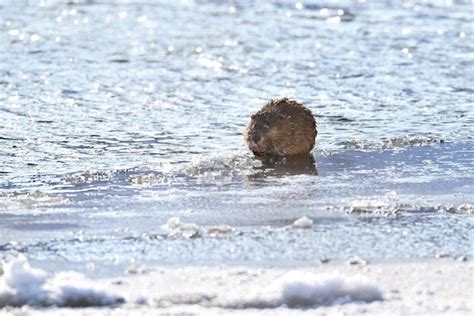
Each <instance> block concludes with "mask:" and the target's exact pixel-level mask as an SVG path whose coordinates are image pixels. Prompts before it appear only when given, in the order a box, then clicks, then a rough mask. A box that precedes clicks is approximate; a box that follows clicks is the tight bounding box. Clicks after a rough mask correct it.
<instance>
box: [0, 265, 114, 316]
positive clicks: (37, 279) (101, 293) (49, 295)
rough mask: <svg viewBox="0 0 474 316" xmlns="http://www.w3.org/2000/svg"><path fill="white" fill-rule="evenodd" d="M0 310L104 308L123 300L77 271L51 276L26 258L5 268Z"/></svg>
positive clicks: (0, 294)
mask: <svg viewBox="0 0 474 316" xmlns="http://www.w3.org/2000/svg"><path fill="white" fill-rule="evenodd" d="M2 269H3V275H2V276H1V277H0V308H3V307H5V306H23V305H34V306H38V305H39V306H50V305H57V306H71V307H77V306H104V305H112V304H117V303H121V302H123V299H122V298H121V297H119V296H118V295H116V294H114V293H112V292H111V291H110V290H109V289H107V288H106V287H104V286H102V285H98V284H97V283H96V282H94V281H93V280H91V279H87V278H86V277H85V276H84V275H82V274H80V273H76V272H62V273H58V274H56V275H52V276H49V275H48V274H47V273H46V272H45V271H43V270H41V269H36V268H33V267H31V266H30V264H29V263H28V261H27V259H26V258H25V257H24V256H19V257H17V258H14V259H12V260H10V261H8V262H6V263H4V264H3V266H2Z"/></svg>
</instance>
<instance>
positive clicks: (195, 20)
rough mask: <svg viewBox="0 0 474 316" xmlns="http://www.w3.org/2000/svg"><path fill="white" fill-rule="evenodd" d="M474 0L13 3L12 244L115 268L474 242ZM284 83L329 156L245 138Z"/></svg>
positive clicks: (6, 23) (386, 252) (2, 180)
mask: <svg viewBox="0 0 474 316" xmlns="http://www.w3.org/2000/svg"><path fill="white" fill-rule="evenodd" d="M472 9H473V8H472V4H469V3H467V2H466V3H464V2H463V1H452V3H451V2H449V1H429V2H428V3H426V2H421V1H420V2H418V1H404V2H395V1H370V0H369V1H328V2H309V1H308V2H302V3H295V2H286V1H272V2H264V3H260V2H259V3H253V2H251V1H175V2H168V1H144V2H139V1H92V0H91V1H79V3H77V4H68V3H67V2H61V1H6V2H2V3H0V257H7V256H9V255H11V254H15V253H17V252H23V253H25V254H27V256H28V257H29V258H30V259H31V260H32V261H37V263H38V264H40V265H42V266H44V267H46V268H49V269H56V268H62V267H72V268H75V269H83V268H84V267H85V264H86V263H88V262H93V263H94V264H95V265H96V266H97V267H98V268H97V269H98V270H97V271H98V272H99V274H101V273H108V272H107V271H110V270H114V269H115V270H116V271H123V269H124V267H125V266H127V265H128V264H129V263H130V262H139V263H142V264H148V263H150V264H151V263H156V264H206V263H211V264H219V263H228V264H244V265H245V264H248V265H290V266H291V265H313V264H317V261H318V260H319V257H321V256H326V257H329V258H331V259H334V260H345V259H347V258H348V257H350V256H352V255H360V256H362V257H364V258H366V259H369V260H376V261H377V260H378V261H385V260H389V261H390V260H392V261H393V260H413V259H415V260H416V259H422V258H428V257H434V256H435V255H436V254H439V253H440V252H449V253H450V254H451V255H453V256H459V255H467V256H468V257H469V256H472V254H473V249H472V241H473V236H472V228H473V220H472V215H470V214H471V213H472V212H473V209H472V205H473V203H474V180H473V179H474V171H473V170H474V140H473V139H472V135H473V132H474V128H473V126H474V110H473V89H472V82H473V79H474V75H473V74H474V72H473V71H472V70H473V53H472V52H473V51H474V50H473V49H474V44H473V41H472ZM281 96H287V97H291V98H296V99H298V100H300V101H301V102H303V103H305V104H306V105H307V106H308V107H309V108H310V109H311V110H312V111H313V113H314V114H315V116H316V119H317V122H318V130H319V134H318V138H317V142H316V144H317V145H316V147H317V148H316V149H315V151H314V162H312V161H306V162H304V161H303V162H301V161H299V162H292V161H276V162H275V161H270V162H269V161H264V162H262V161H260V160H257V159H255V158H253V157H252V155H251V154H250V153H249V152H248V150H247V149H246V148H245V145H244V142H243V137H242V130H243V129H244V127H245V125H246V123H247V121H248V119H249V117H250V115H251V113H252V112H255V111H256V110H257V109H259V107H261V106H262V105H263V104H264V103H265V102H266V101H267V100H269V99H271V98H276V97H281ZM301 216H308V217H310V218H312V219H313V221H314V223H313V226H312V228H311V229H309V230H298V229H293V228H291V227H289V225H291V223H292V222H293V221H294V220H295V219H297V218H299V217H301ZM171 217H179V218H180V220H181V221H182V222H185V223H196V224H197V225H199V227H193V228H190V229H184V230H180V229H178V233H177V234H173V233H170V231H169V230H167V229H166V228H165V227H163V225H164V224H166V222H167V221H168V219H169V218H171ZM222 224H227V225H230V226H231V227H232V229H231V231H230V232H227V233H222V232H221V233H217V234H216V233H209V231H208V230H209V228H208V226H209V225H222ZM188 228H189V227H188ZM221 228H222V227H221ZM174 233H176V232H174Z"/></svg>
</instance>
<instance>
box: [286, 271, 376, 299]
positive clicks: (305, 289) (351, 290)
mask: <svg viewBox="0 0 474 316" xmlns="http://www.w3.org/2000/svg"><path fill="white" fill-rule="evenodd" d="M280 282H281V283H280V286H281V302H282V304H285V305H287V306H288V307H290V308H295V307H296V308H297V307H311V306H320V305H333V304H345V303H349V302H366V303H370V302H373V301H377V300H382V299H383V298H382V292H381V291H380V290H379V288H378V287H377V286H376V285H375V284H373V283H371V282H369V281H368V280H366V279H362V278H358V277H350V278H347V277H344V276H339V275H329V276H327V275H316V274H308V273H302V272H297V271H295V272H290V273H289V274H287V275H286V276H285V277H283V279H282V280H281V281H280Z"/></svg>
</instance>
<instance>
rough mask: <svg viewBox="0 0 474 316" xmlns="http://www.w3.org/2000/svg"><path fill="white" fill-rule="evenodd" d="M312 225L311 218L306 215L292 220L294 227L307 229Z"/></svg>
mask: <svg viewBox="0 0 474 316" xmlns="http://www.w3.org/2000/svg"><path fill="white" fill-rule="evenodd" d="M312 226H313V220H312V219H310V218H308V217H306V216H303V217H300V218H298V219H297V220H296V221H294V222H293V227H294V228H303V229H309V228H311V227H312Z"/></svg>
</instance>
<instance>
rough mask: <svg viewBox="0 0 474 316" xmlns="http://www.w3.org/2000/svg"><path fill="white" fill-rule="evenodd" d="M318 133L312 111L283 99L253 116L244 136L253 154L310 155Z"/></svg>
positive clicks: (272, 102)
mask: <svg viewBox="0 0 474 316" xmlns="http://www.w3.org/2000/svg"><path fill="white" fill-rule="evenodd" d="M317 134H318V132H317V130H316V121H315V120H314V117H313V114H312V113H311V111H310V110H309V109H308V108H306V107H305V106H304V105H302V104H300V103H298V102H296V101H293V100H289V99H288V98H282V99H277V100H271V101H270V102H268V103H267V104H266V105H265V106H264V107H263V108H262V109H261V110H260V111H258V112H257V113H254V114H253V115H252V117H251V119H250V122H249V124H248V126H247V128H246V129H245V131H244V138H245V141H246V143H247V145H248V146H249V148H250V150H251V151H252V152H253V153H254V155H255V156H298V155H310V152H311V150H312V149H313V146H314V142H315V139H316V135H317Z"/></svg>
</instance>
